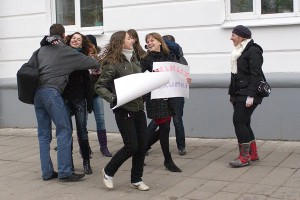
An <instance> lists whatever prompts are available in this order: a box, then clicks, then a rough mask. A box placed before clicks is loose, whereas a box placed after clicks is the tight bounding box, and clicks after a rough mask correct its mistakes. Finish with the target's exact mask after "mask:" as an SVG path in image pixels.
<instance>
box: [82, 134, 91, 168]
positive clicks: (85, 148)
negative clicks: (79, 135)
mask: <svg viewBox="0 0 300 200" xmlns="http://www.w3.org/2000/svg"><path fill="white" fill-rule="evenodd" d="M80 149H81V153H82V158H83V169H84V173H85V174H92V173H93V170H92V168H91V165H90V150H89V141H88V140H81V142H80Z"/></svg>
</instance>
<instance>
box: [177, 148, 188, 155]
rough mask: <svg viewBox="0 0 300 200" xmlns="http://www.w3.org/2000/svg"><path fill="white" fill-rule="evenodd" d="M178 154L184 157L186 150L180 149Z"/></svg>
mask: <svg viewBox="0 0 300 200" xmlns="http://www.w3.org/2000/svg"><path fill="white" fill-rule="evenodd" d="M178 154H179V155H181V156H184V155H185V154H186V151H185V149H184V148H182V149H179V150H178Z"/></svg>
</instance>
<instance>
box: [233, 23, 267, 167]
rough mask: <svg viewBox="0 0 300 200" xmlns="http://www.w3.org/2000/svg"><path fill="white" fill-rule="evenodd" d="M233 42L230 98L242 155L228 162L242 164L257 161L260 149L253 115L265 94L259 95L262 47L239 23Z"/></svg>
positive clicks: (240, 165) (237, 165)
mask: <svg viewBox="0 0 300 200" xmlns="http://www.w3.org/2000/svg"><path fill="white" fill-rule="evenodd" d="M230 39H231V40H232V42H233V45H234V50H233V51H232V53H231V82H230V86H229V95H230V101H231V103H232V105H233V124H234V128H235V133H236V136H237V140H238V144H239V152H240V154H239V156H238V157H237V158H236V159H235V160H233V161H231V162H230V163H229V164H230V165H231V166H232V167H243V166H247V165H249V164H250V163H251V161H257V160H258V159H259V158H258V155H257V148H256V143H255V137H254V133H253V130H252V128H251V126H250V124H251V116H252V114H253V112H254V110H255V109H256V107H257V105H258V104H261V102H262V97H260V96H258V95H257V94H256V90H257V87H258V84H259V82H260V80H262V77H263V72H262V64H263V56H262V54H263V49H262V48H261V47H260V46H259V45H258V44H256V43H254V41H253V39H252V38H251V31H250V30H249V29H248V28H246V27H245V26H242V25H239V26H236V27H235V28H234V29H233V31H232V35H231V38H230Z"/></svg>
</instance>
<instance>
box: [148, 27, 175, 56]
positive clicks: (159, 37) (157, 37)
mask: <svg viewBox="0 0 300 200" xmlns="http://www.w3.org/2000/svg"><path fill="white" fill-rule="evenodd" d="M151 36H152V37H154V38H155V39H156V40H158V41H159V42H160V43H161V51H162V52H163V53H164V54H168V53H169V52H170V50H169V48H168V46H167V45H166V43H165V42H164V40H163V39H162V37H161V35H160V34H159V33H155V32H153V33H148V34H147V35H146V37H145V41H146V43H147V40H148V38H149V37H151Z"/></svg>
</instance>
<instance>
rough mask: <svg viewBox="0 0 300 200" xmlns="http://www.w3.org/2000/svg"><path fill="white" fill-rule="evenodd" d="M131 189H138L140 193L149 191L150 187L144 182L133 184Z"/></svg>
mask: <svg viewBox="0 0 300 200" xmlns="http://www.w3.org/2000/svg"><path fill="white" fill-rule="evenodd" d="M130 187H132V188H135V189H138V190H140V191H147V190H149V187H148V186H147V185H146V184H145V183H144V182H143V181H140V182H137V183H131V185H130Z"/></svg>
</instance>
